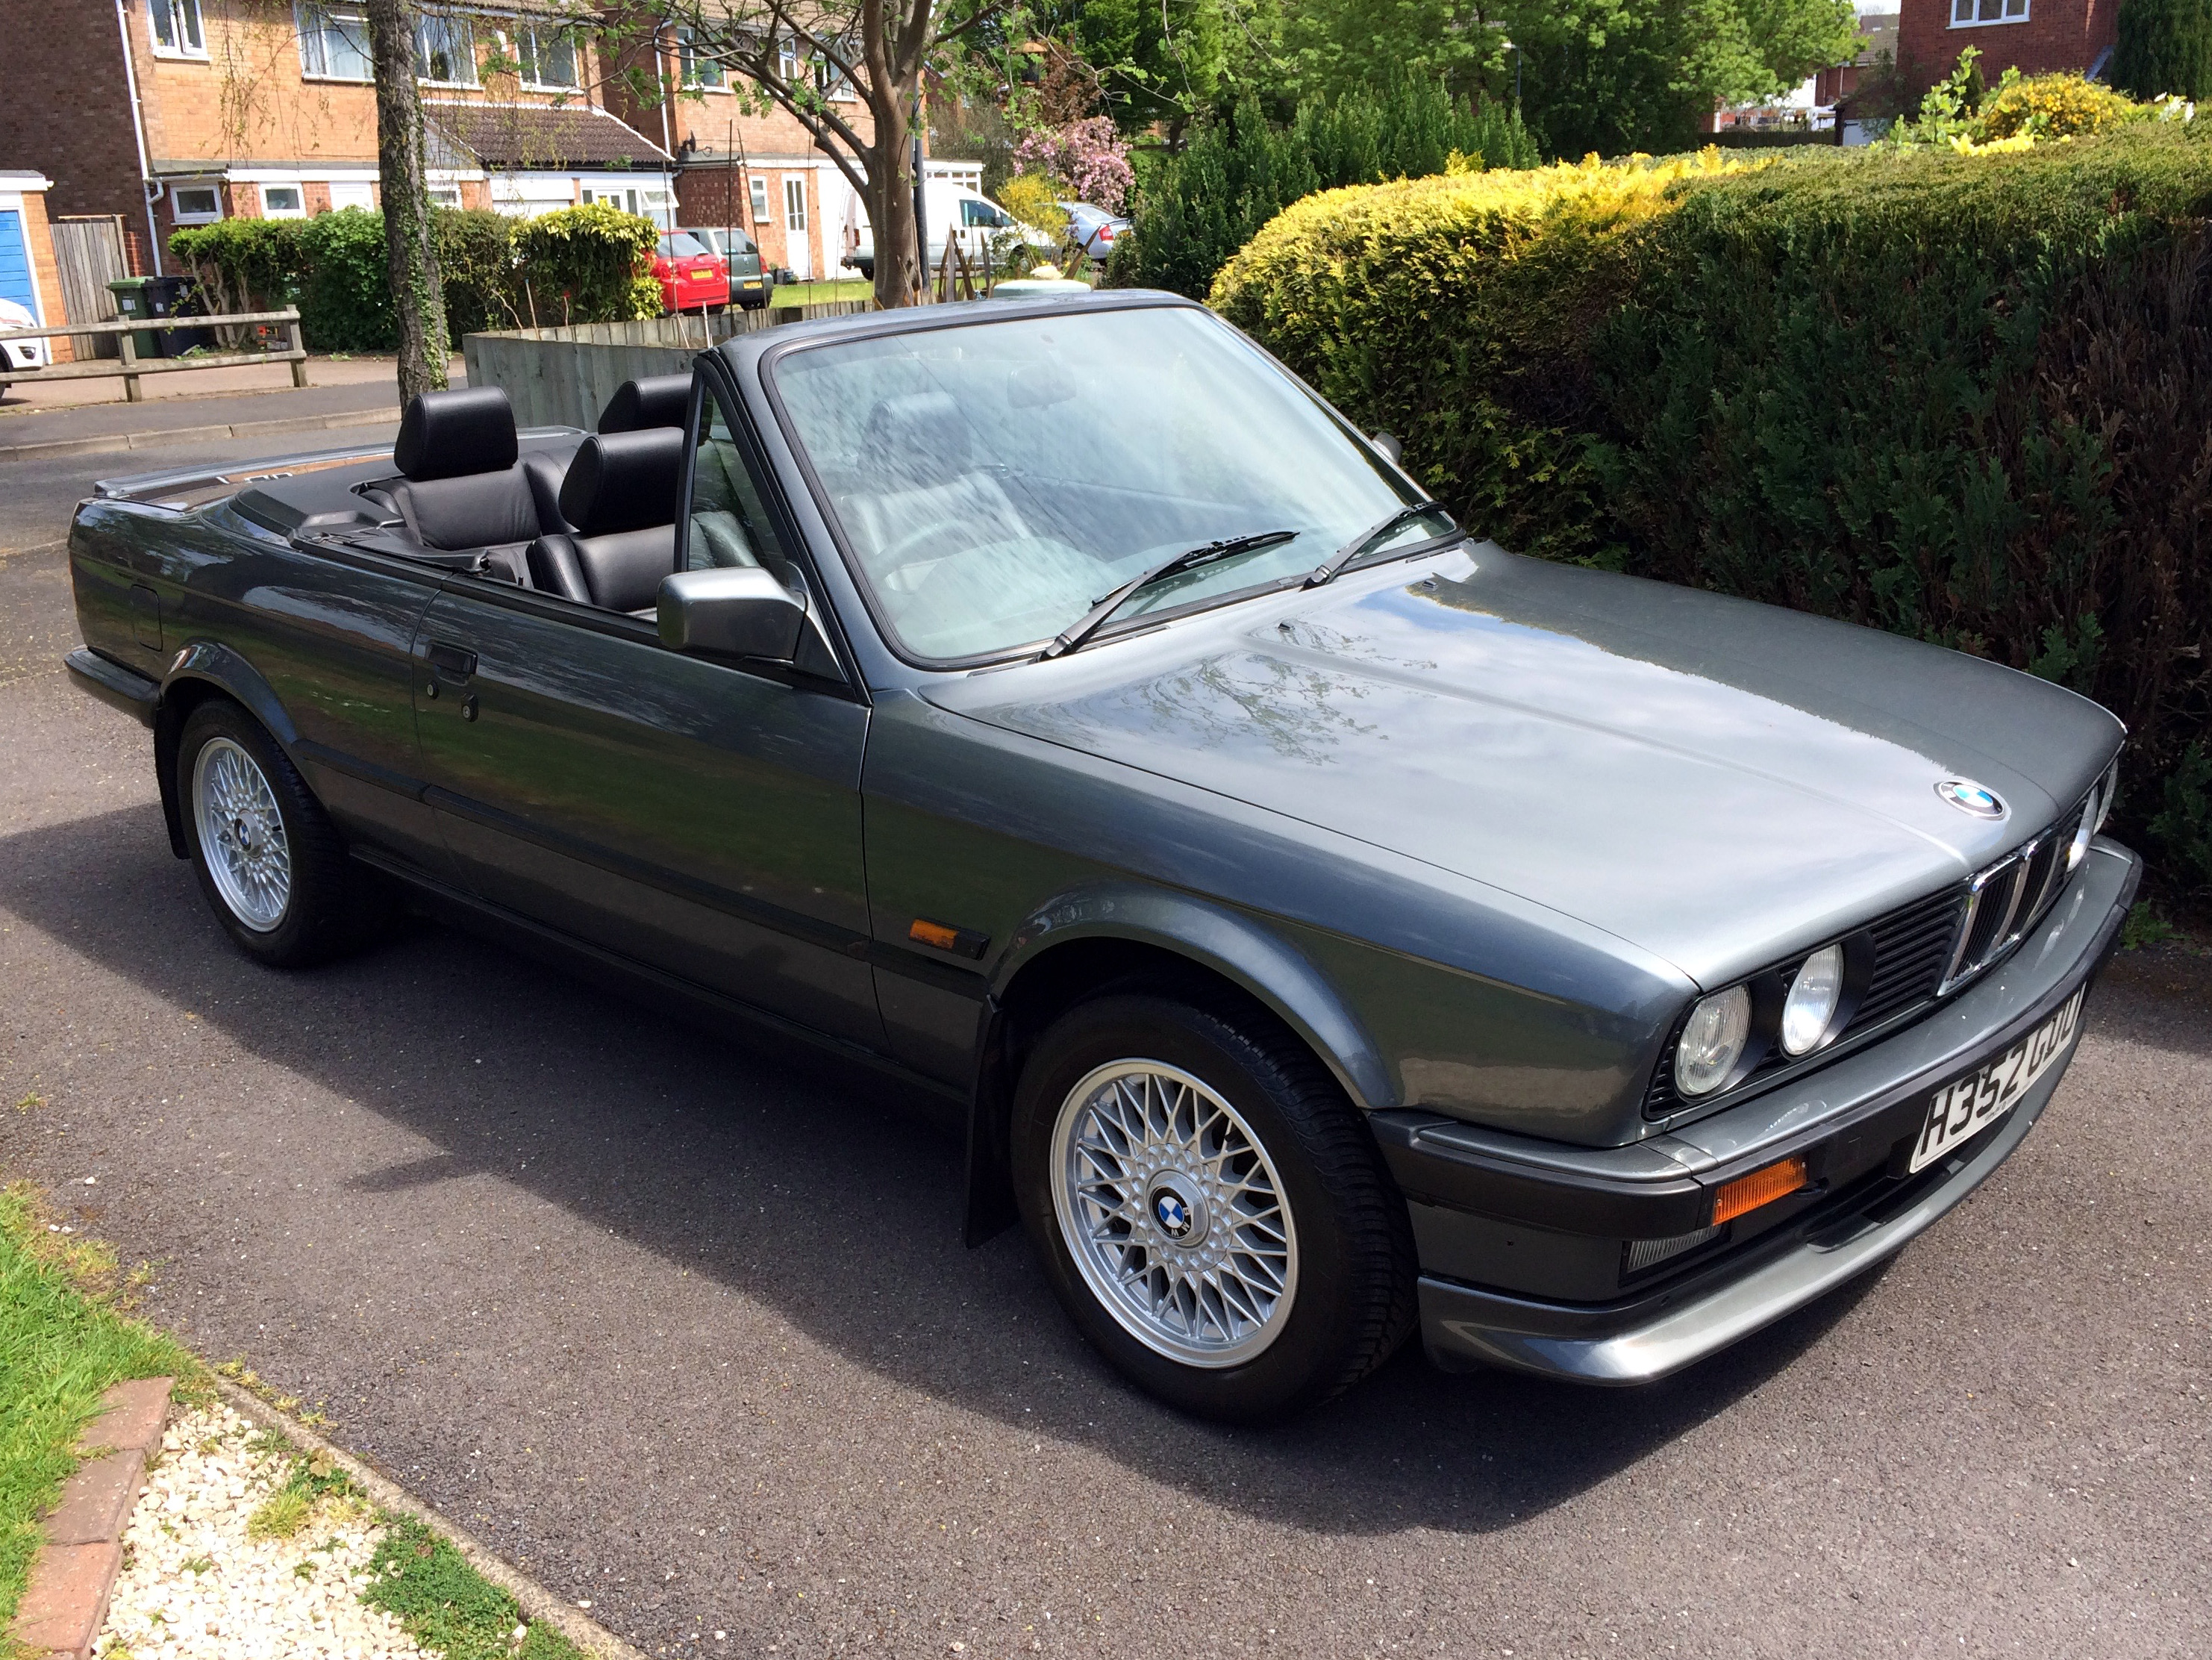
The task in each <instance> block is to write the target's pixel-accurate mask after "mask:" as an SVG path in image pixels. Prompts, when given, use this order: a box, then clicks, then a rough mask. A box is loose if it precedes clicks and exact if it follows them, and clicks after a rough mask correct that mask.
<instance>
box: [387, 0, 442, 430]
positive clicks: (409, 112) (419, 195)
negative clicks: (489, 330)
mask: <svg viewBox="0 0 2212 1660" xmlns="http://www.w3.org/2000/svg"><path fill="white" fill-rule="evenodd" d="M368 50H369V56H370V58H372V59H373V60H374V64H375V66H376V161H377V168H378V171H379V172H380V173H381V174H382V175H383V195H384V249H385V262H386V271H387V273H388V274H389V276H390V277H391V280H392V311H393V313H394V314H395V315H396V316H397V317H398V320H399V397H400V399H401V401H402V402H403V403H404V402H405V401H407V400H408V399H410V398H414V397H415V396H416V394H417V393H418V392H442V391H444V390H445V386H446V350H447V333H446V290H445V284H444V283H442V282H441V280H440V278H439V275H438V246H437V242H436V240H435V237H434V236H433V234H432V231H431V225H430V201H429V197H428V193H427V191H426V179H425V171H424V167H423V155H422V93H421V92H420V90H419V89H418V88H416V84H415V14H414V10H413V8H412V7H410V5H409V4H408V3H407V0H368Z"/></svg>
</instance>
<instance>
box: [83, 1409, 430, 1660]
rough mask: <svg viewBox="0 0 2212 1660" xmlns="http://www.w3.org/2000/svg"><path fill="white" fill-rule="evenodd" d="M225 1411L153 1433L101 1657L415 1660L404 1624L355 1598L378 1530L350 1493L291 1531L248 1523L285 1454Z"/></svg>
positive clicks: (283, 1470) (282, 1470) (277, 1477)
mask: <svg viewBox="0 0 2212 1660" xmlns="http://www.w3.org/2000/svg"><path fill="white" fill-rule="evenodd" d="M260 1434H261V1432H259V1431H258V1429H257V1427H256V1426H254V1425H253V1424H252V1423H251V1422H249V1421H248V1420H246V1419H244V1418H241V1417H240V1416H239V1414H236V1413H235V1412H233V1411H232V1410H230V1408H228V1407H222V1406H217V1407H214V1408H207V1409H204V1410H201V1411H196V1412H190V1413H185V1414H182V1415H180V1416H179V1418H178V1419H177V1420H176V1421H174V1422H173V1423H172V1424H171V1425H170V1426H169V1428H168V1432H167V1434H165V1435H164V1436H163V1437H162V1438H161V1456H160V1457H159V1458H158V1459H157V1460H155V1463H154V1468H152V1469H151V1470H150V1471H149V1472H148V1474H147V1477H146V1486H145V1489H144V1491H143V1493H140V1495H139V1498H138V1507H137V1510H136V1511H133V1512H132V1513H131V1523H130V1527H129V1529H128V1530H127V1531H126V1532H125V1534H124V1536H123V1542H124V1556H123V1561H124V1567H123V1572H122V1576H121V1577H120V1578H118V1580H117V1581H116V1583H115V1594H114V1596H113V1598H112V1600H111V1601H110V1602H109V1603H108V1609H107V1624H106V1626H105V1627H103V1628H102V1630H101V1632H100V1641H99V1643H98V1645H96V1648H95V1652H96V1653H98V1654H100V1656H102V1657H103V1660H125V1657H126V1656H127V1657H128V1660H264V1657H266V1660H280V1657H281V1660H292V1657H301V1660H306V1657H339V1656H343V1657H344V1660H414V1657H416V1656H419V1655H422V1654H423V1653H424V1651H423V1650H422V1648H420V1647H419V1646H417V1645H416V1643H415V1642H414V1640H413V1639H410V1637H409V1636H408V1635H407V1634H406V1633H405V1632H404V1631H403V1630H402V1629H401V1628H400V1626H399V1623H398V1621H397V1620H394V1619H392V1616H391V1615H389V1614H386V1613H384V1612H382V1611H381V1610H380V1609H376V1608H365V1607H363V1606H362V1602H361V1593H362V1590H363V1589H365V1588H366V1587H367V1585H368V1561H369V1558H370V1556H371V1555H372V1554H374V1552H375V1550H376V1546H377V1541H378V1540H379V1539H380V1538H381V1537H382V1535H383V1531H384V1530H383V1529H382V1528H381V1527H380V1526H378V1525H377V1523H376V1513H375V1511H374V1510H373V1509H372V1508H371V1507H370V1506H369V1505H367V1504H365V1503H363V1502H362V1501H361V1500H359V1499H348V1498H343V1497H337V1498H328V1499H323V1500H322V1501H320V1502H319V1504H317V1505H316V1506H315V1507H314V1509H313V1511H312V1512H311V1513H310V1514H309V1516H308V1517H307V1520H306V1523H305V1524H304V1525H302V1526H301V1527H300V1528H299V1529H298V1530H297V1531H296V1532H295V1533H294V1534H293V1535H292V1536H291V1537H290V1538H289V1539H278V1538H259V1539H257V1538H255V1537H253V1536H252V1535H251V1534H250V1533H249V1532H248V1530H247V1527H246V1523H247V1522H248V1520H249V1519H250V1518H251V1517H252V1516H253V1514H254V1512H255V1511H258V1510H259V1509H260V1507H261V1506H262V1505H263V1504H264V1502H266V1501H267V1499H269V1498H270V1495H271V1494H272V1493H275V1492H276V1490H277V1489H278V1488H279V1487H282V1486H283V1484H284V1481H285V1478H286V1476H287V1475H288V1474H289V1470H290V1466H291V1459H290V1456H289V1453H287V1452H285V1451H280V1450H274V1449H270V1448H267V1447H264V1446H263V1445H260V1444H258V1438H259V1436H260Z"/></svg>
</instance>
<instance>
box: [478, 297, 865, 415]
mask: <svg viewBox="0 0 2212 1660" xmlns="http://www.w3.org/2000/svg"><path fill="white" fill-rule="evenodd" d="M870 309H872V302H870V301H865V300H837V301H825V302H823V303H822V304H819V305H812V306H778V307H775V309H773V310H770V311H745V310H742V309H740V308H739V307H734V306H733V307H731V308H730V309H729V310H727V311H726V312H724V313H721V314H720V316H705V317H702V316H701V315H700V314H699V313H696V312H690V313H682V314H680V315H678V316H674V317H651V318H647V319H643V320H642V321H640V322H635V323H574V324H570V325H566V326H564V327H559V328H542V329H501V330H497V331H493V332H491V333H488V334H471V335H468V336H466V337H464V338H463V339H462V341H461V355H462V356H463V357H464V358H465V359H466V360H467V362H468V366H469V384H470V385H471V386H500V387H502V388H504V389H505V390H506V392H507V401H508V402H509V403H511V404H513V405H514V419H515V423H516V424H517V425H518V426H524V427H581V428H583V429H585V430H586V431H587V432H589V431H593V430H595V429H597V428H598V426H599V411H600V410H603V409H605V407H606V406H607V400H608V399H609V398H612V397H613V396H614V395H615V392H616V389H617V387H619V386H621V385H622V383H623V381H625V380H637V379H639V378H640V377H641V376H644V375H648V374H688V373H690V368H691V360H692V359H693V358H695V357H696V356H698V355H699V354H700V353H701V352H702V351H711V350H714V348H715V347H716V346H718V345H720V344H722V342H723V341H725V340H728V339H731V338H732V337H735V336H737V335H740V334H750V333H752V332H753V331H756V330H758V329H766V328H773V327H775V325H778V324H780V323H792V322H797V321H799V319H802V318H808V317H842V316H847V315H851V314H854V313H860V312H864V311H867V310H870Z"/></svg>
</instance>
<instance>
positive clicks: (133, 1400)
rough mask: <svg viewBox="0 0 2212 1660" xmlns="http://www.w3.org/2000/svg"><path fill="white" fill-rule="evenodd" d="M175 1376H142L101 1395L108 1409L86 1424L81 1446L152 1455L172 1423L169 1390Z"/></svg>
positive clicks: (101, 1399) (104, 1406)
mask: <svg viewBox="0 0 2212 1660" xmlns="http://www.w3.org/2000/svg"><path fill="white" fill-rule="evenodd" d="M176 1381H177V1380H176V1379H175V1378H173V1377H140V1378H137V1379H134V1380H133V1381H131V1382H130V1383H118V1384H117V1385H116V1386H115V1387H114V1388H113V1389H110V1390H108V1391H107V1393H106V1395H102V1396H100V1404H101V1406H102V1407H103V1408H105V1410H103V1411H102V1412H101V1413H100V1416H99V1417H97V1418H95V1419H94V1420H92V1422H90V1423H89V1424H88V1425H86V1426H85V1427H84V1433H83V1434H82V1435H80V1436H78V1437H77V1444H78V1445H79V1446H81V1447H83V1448H86V1449H88V1450H90V1449H93V1448H98V1447H107V1448H112V1449H113V1450H116V1451H118V1452H120V1451H126V1450H133V1449H135V1450H137V1451H139V1452H144V1453H150V1452H152V1451H153V1450H154V1449H155V1448H156V1447H158V1446H160V1445H161V1430H162V1426H164V1425H166V1424H167V1422H168V1421H169V1390H170V1389H171V1388H172V1387H173V1385H174V1384H175V1383H176Z"/></svg>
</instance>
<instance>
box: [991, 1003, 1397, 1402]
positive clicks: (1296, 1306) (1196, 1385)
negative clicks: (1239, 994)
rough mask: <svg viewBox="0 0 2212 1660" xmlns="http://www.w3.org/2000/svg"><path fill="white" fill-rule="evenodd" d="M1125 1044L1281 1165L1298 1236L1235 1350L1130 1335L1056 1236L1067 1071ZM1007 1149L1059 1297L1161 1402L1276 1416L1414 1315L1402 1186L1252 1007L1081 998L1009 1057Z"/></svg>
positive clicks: (1323, 1396) (1296, 1053) (1331, 1390)
mask: <svg viewBox="0 0 2212 1660" xmlns="http://www.w3.org/2000/svg"><path fill="white" fill-rule="evenodd" d="M1130 1059H1142V1060H1146V1061H1154V1062H1164V1063H1166V1064H1167V1065H1168V1066H1170V1067H1174V1068H1176V1069H1178V1070H1180V1071H1181V1072H1182V1073H1186V1074H1188V1076H1190V1077H1192V1078H1194V1079H1198V1080H1199V1081H1200V1083H1201V1084H1203V1085H1204V1086H1205V1087H1206V1089H1208V1090H1210V1091H1212V1092H1213V1093H1214V1094H1215V1095H1216V1096H1218V1097H1219V1098H1221V1099H1222V1100H1223V1101H1224V1102H1225V1103H1226V1104H1228V1105H1229V1106H1230V1107H1231V1109H1233V1110H1234V1111H1235V1113H1236V1114H1237V1116H1239V1117H1241V1118H1242V1119H1243V1122H1244V1125H1245V1127H1247V1128H1249V1130H1250V1131H1251V1132H1252V1133H1253V1135H1254V1138H1255V1140H1256V1141H1257V1142H1258V1143H1259V1145H1260V1146H1261V1149H1263V1151H1264V1154H1265V1157H1266V1158H1267V1161H1268V1162H1269V1163H1271V1164H1273V1170H1274V1174H1275V1176H1276V1177H1277V1178H1278V1179H1279V1189H1280V1199H1281V1201H1282V1203H1283V1206H1284V1207H1285V1209H1287V1211H1288V1212H1289V1214H1290V1218H1291V1224H1292V1226H1293V1228H1294V1231H1295V1237H1296V1240H1297V1257H1296V1261H1297V1268H1296V1277H1295V1280H1294V1282H1293V1288H1292V1291H1291V1294H1290V1297H1289V1299H1288V1300H1289V1302H1290V1310H1289V1313H1288V1315H1287V1316H1285V1318H1284V1320H1283V1322H1282V1323H1281V1324H1280V1326H1279V1329H1278V1330H1277V1332H1276V1335H1274V1336H1273V1339H1272V1341H1267V1343H1266V1346H1265V1347H1261V1348H1260V1349H1259V1350H1258V1351H1257V1353H1255V1354H1253V1355H1251V1356H1250V1358H1249V1359H1240V1360H1238V1361H1237V1363H1236V1364H1231V1365H1195V1364H1191V1363H1189V1362H1188V1361H1187V1360H1182V1359H1176V1358H1175V1357H1174V1356H1172V1355H1170V1354H1169V1353H1164V1352H1163V1350H1162V1349H1161V1348H1160V1347H1157V1346H1156V1345H1155V1344H1154V1343H1153V1342H1152V1341H1146V1339H1143V1338H1140V1337H1139V1335H1135V1333H1133V1331H1132V1329H1130V1328H1129V1326H1127V1325H1126V1324H1125V1323H1124V1321H1123V1318H1122V1317H1121V1316H1117V1315H1116V1314H1115V1311H1114V1310H1113V1309H1111V1308H1109V1305H1108V1304H1107V1303H1106V1302H1105V1301H1103V1300H1102V1298H1101V1295H1100V1293H1099V1292H1097V1291H1094V1289H1093V1288H1092V1286H1091V1284H1089V1283H1088V1282H1087V1281H1086V1280H1085V1275H1084V1272H1083V1271H1082V1270H1081V1269H1080V1268H1078V1266H1077V1264H1076V1262H1075V1259H1074V1256H1073V1248H1072V1247H1071V1243H1070V1241H1069V1240H1068V1238H1067V1237H1066V1232H1065V1230H1064V1228H1063V1226H1062V1224H1061V1221H1060V1212H1059V1210H1058V1208H1057V1207H1056V1202H1055V1199H1054V1187H1053V1165H1054V1159H1055V1157H1056V1154H1055V1152H1054V1145H1055V1136H1054V1128H1055V1125H1056V1124H1057V1122H1059V1119H1060V1114H1061V1112H1062V1110H1063V1108H1064V1107H1066V1108H1067V1110H1071V1111H1079V1110H1078V1109H1074V1108H1072V1107H1068V1102H1069V1097H1070V1094H1071V1091H1073V1090H1074V1089H1075V1088H1076V1086H1077V1085H1078V1084H1079V1083H1081V1082H1082V1081H1083V1080H1084V1079H1086V1078H1089V1077H1090V1076H1091V1074H1092V1073H1094V1072H1096V1071H1097V1069H1098V1068H1100V1067H1108V1066H1110V1065H1112V1064H1114V1063H1115V1062H1116V1061H1122V1060H1130ZM1010 1151H1011V1152H1012V1169H1013V1176H1014V1183H1015V1193H1016V1198H1017V1200H1018V1203H1019V1205H1020V1207H1021V1213H1022V1219H1023V1221H1024V1224H1025V1225H1027V1227H1028V1229H1029V1231H1030V1238H1031V1239H1032V1240H1033V1241H1034V1242H1035V1243H1036V1248H1037V1250H1038V1253H1039V1254H1040V1256H1042V1258H1043V1260H1044V1264H1045V1272H1046V1275H1047V1277H1048V1279H1049V1280H1051V1282H1052V1287H1053V1290H1054V1292H1055V1293H1056V1294H1057V1295H1058V1297H1059V1298H1060V1302H1061V1304H1062V1305H1063V1306H1065V1307H1066V1310H1067V1311H1068V1313H1069V1315H1070V1316H1072V1317H1073V1319H1074V1321H1075V1323H1076V1324H1077V1326H1078V1327H1079V1328H1080V1329H1081V1330H1082V1332H1083V1334H1084V1335H1085V1337H1087V1338H1089V1339H1090V1341H1091V1342H1092V1343H1093V1344H1094V1345H1095V1346H1097V1348H1098V1349H1099V1350H1100V1351H1101V1352H1102V1353H1104V1354H1105V1356H1106V1358H1107V1359H1109V1360H1110V1361H1112V1362H1113V1364H1114V1365H1115V1367H1116V1368H1117V1369H1118V1370H1120V1371H1121V1372H1122V1373H1123V1375H1124V1376H1126V1377H1128V1378H1129V1379H1130V1380H1131V1381H1132V1382H1133V1383H1137V1384H1138V1385H1139V1386H1140V1387H1142V1388H1144V1389H1147V1390H1149V1391H1151V1392H1152V1394H1154V1395H1158V1397H1160V1398H1161V1399H1162V1400H1164V1401H1166V1402H1169V1403H1170V1404H1171V1405H1173V1406H1176V1407H1179V1408H1182V1409H1183V1410H1185V1411H1187V1412H1191V1413H1195V1414H1200V1415H1202V1416H1204V1417H1207V1418H1213V1419H1219V1420H1225V1421H1230V1422H1241V1423H1255V1422H1263V1421H1267V1420H1273V1419H1279V1418H1283V1417H1286V1416H1289V1415H1291V1414H1296V1413H1298V1412H1301V1411H1304V1410H1305V1409H1307V1408H1311V1407H1314V1406H1317V1405H1319V1404H1320V1403H1321V1402H1324V1401H1327V1400H1328V1399H1329V1398H1330V1397H1331V1396H1333V1395H1338V1394H1340V1393H1341V1392H1343V1391H1344V1390H1345V1389H1349V1388H1351V1387H1352V1384H1354V1383H1358V1381H1359V1380H1360V1379H1361V1378H1363V1377H1366V1376H1367V1374H1368V1373H1369V1372H1370V1371H1374V1370H1375V1368H1376V1367H1377V1366H1379V1365H1382V1364H1383V1361H1384V1360H1386V1359H1389V1357H1390V1355H1391V1353H1393V1352H1394V1351H1395V1349H1396V1348H1397V1347H1398V1345H1399V1344H1400V1343H1401V1342H1402V1341H1405V1339H1406V1337H1407V1335H1408V1334H1409V1333H1410V1332H1411V1331H1412V1330H1413V1324H1414V1318H1415V1300H1414V1298H1415V1292H1414V1275H1415V1266H1414V1256H1413V1229H1412V1225H1411V1223H1410V1221H1409V1219H1408V1218H1407V1213H1406V1203H1405V1200H1404V1198H1403V1197H1402V1196H1401V1195H1400V1193H1399V1191H1398V1189H1397V1185H1396V1183H1395V1182H1394V1181H1392V1179H1391V1177H1390V1174H1389V1170H1388V1169H1387V1168H1386V1167H1385V1166H1384V1164H1383V1158H1382V1153H1381V1151H1380V1150H1379V1149H1378V1148H1377V1147H1376V1144H1375V1139H1374V1137H1373V1135H1372V1134H1370V1132H1369V1130H1368V1128H1367V1127H1366V1125H1365V1124H1364V1123H1363V1122H1361V1121H1360V1118H1359V1115H1358V1110H1356V1109H1355V1108H1354V1107H1353V1106H1352V1103H1351V1102H1350V1101H1349V1100H1347V1099H1346V1097H1345V1094H1344V1091H1342V1090H1341V1089H1340V1087H1338V1085H1337V1083H1336V1081H1335V1079H1334V1078H1332V1077H1331V1076H1330V1075H1329V1073H1328V1071H1327V1070H1326V1069H1325V1068H1324V1067H1322V1065H1321V1063H1320V1062H1319V1061H1317V1060H1316V1059H1315V1057H1314V1055H1313V1054H1312V1052H1311V1051H1310V1050H1309V1049H1307V1048H1306V1047H1305V1046H1304V1044H1303V1043H1299V1042H1298V1041H1297V1037H1296V1036H1295V1035H1294V1034H1292V1033H1291V1031H1288V1030H1287V1029H1286V1028H1285V1027H1284V1026H1283V1025H1281V1024H1280V1023H1279V1021H1276V1020H1275V1019H1273V1017H1271V1016H1269V1015H1267V1014H1266V1012H1264V1011H1260V1010H1256V1009H1245V1008H1242V1007H1238V1006H1236V1005H1234V1004H1232V1003H1231V1002H1229V1001H1227V1000H1224V1001H1223V1003H1222V1004H1221V1005H1220V1006H1218V1007H1216V1006H1206V1004H1205V1002H1204V1001H1203V1000H1200V1002H1198V1003H1195V1004H1194V1003H1186V1002H1181V1001H1176V1000H1170V999H1168V998H1165V997H1160V996H1155V995H1150V994H1114V995H1109V996H1105V997H1102V998H1100V999H1098V1000H1096V1001H1092V1002H1088V1003H1085V1004H1082V1005H1080V1006H1078V1007H1076V1008H1075V1009H1073V1010H1072V1011H1070V1012H1068V1013H1066V1014H1065V1015H1063V1016H1062V1017H1061V1018H1060V1019H1059V1020H1058V1021H1056V1022H1054V1025H1052V1026H1051V1027H1050V1029H1049V1030H1048V1031H1045V1032H1044V1033H1043V1034H1042V1037H1040V1038H1039V1039H1038V1041H1037V1043H1036V1045H1035V1046H1034V1048H1033V1049H1031V1051H1030V1055H1029V1058H1028V1060H1027V1061H1026V1063H1025V1064H1024V1067H1023V1068H1022V1074H1021V1080H1020V1083H1019V1085H1018V1087H1017V1090H1016V1093H1015V1102H1014V1114H1013V1125H1012V1147H1011V1149H1010ZM1144 1202H1145V1204H1146V1205H1147V1206H1149V1205H1151V1204H1152V1199H1151V1197H1150V1196H1149V1195H1148V1196H1147V1197H1146V1200H1145V1201H1144ZM1186 1225H1187V1224H1186Z"/></svg>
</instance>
